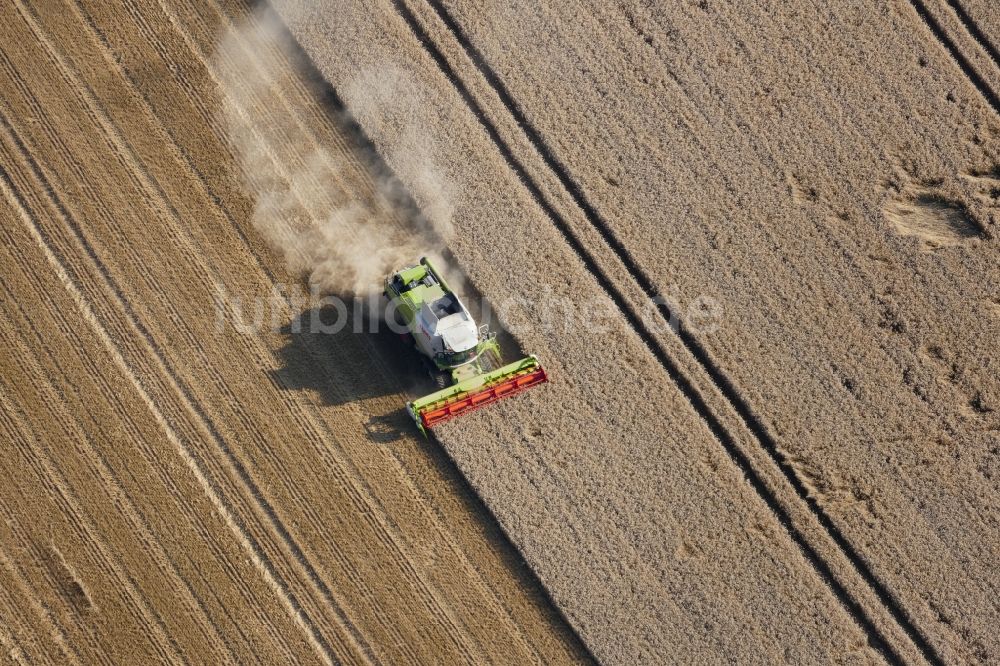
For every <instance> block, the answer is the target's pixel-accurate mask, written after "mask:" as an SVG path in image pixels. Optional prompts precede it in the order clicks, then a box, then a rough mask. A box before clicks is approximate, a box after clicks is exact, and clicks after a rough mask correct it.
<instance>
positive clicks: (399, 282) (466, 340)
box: [385, 257, 548, 435]
mask: <svg viewBox="0 0 1000 666" xmlns="http://www.w3.org/2000/svg"><path fill="white" fill-rule="evenodd" d="M385 295H386V298H388V299H389V301H390V302H391V303H392V304H393V306H394V309H395V311H396V313H397V314H398V316H399V317H400V318H401V319H402V320H403V323H405V325H406V328H407V330H408V331H409V333H410V335H411V336H412V338H413V343H414V346H415V347H416V349H417V350H418V351H419V352H420V353H421V354H423V356H424V357H425V358H426V359H427V361H428V364H429V365H430V366H431V372H432V375H433V376H435V377H437V378H438V380H439V383H441V384H445V385H446V386H445V387H444V388H442V389H441V390H440V391H437V392H435V393H431V394H430V395H427V396H424V397H423V398H420V399H418V400H414V401H413V402H410V403H407V405H406V409H407V411H408V412H409V413H410V416H411V417H412V418H413V420H414V422H415V423H416V424H417V427H418V428H420V430H421V432H423V433H424V434H425V435H426V434H427V430H429V429H430V428H433V427H434V426H436V425H438V424H440V423H444V422H445V421H448V420H450V419H452V418H454V417H456V416H459V415H461V414H464V413H466V412H470V411H472V410H474V409H478V408H479V407H483V406H485V405H488V404H490V403H492V402H496V401H497V400H501V399H503V398H506V397H509V396H512V395H516V394H517V393H520V392H521V391H523V390H525V389H528V388H530V387H532V386H536V385H538V384H542V383H544V382H546V381H548V376H547V375H546V373H545V369H544V368H542V366H541V364H540V363H539V362H538V359H537V358H536V357H534V356H528V357H526V358H523V359H521V360H519V361H515V362H514V363H509V364H507V365H503V362H502V360H501V353H500V345H499V344H498V343H497V340H496V335H495V334H493V333H490V331H489V329H488V327H487V326H481V327H480V326H477V325H476V322H475V320H474V319H473V317H472V315H471V314H470V313H469V310H468V309H467V308H466V307H465V304H464V303H462V301H461V299H460V298H459V297H458V294H456V293H455V292H453V291H452V290H451V289H450V288H449V287H448V285H447V283H446V282H445V281H444V279H443V278H442V277H441V275H440V274H439V273H438V272H437V271H436V270H435V269H434V266H433V265H432V264H431V262H430V260H428V259H427V258H426V257H424V258H422V259H421V260H420V263H419V264H417V265H416V266H410V267H408V268H404V269H402V270H400V271H397V272H395V273H393V274H392V275H390V276H389V277H388V278H387V279H386V281H385Z"/></svg>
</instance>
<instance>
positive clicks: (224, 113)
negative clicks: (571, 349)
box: [213, 8, 454, 296]
mask: <svg viewBox="0 0 1000 666" xmlns="http://www.w3.org/2000/svg"><path fill="white" fill-rule="evenodd" d="M295 57H296V56H295V53H294V50H293V45H292V44H291V43H290V42H289V37H288V36H287V33H286V31H285V28H284V24H283V23H282V22H281V20H280V19H279V18H278V17H277V16H276V15H275V14H274V12H273V11H272V10H270V9H269V8H263V9H259V10H257V11H255V12H254V13H253V14H252V15H251V17H250V18H249V19H248V20H246V21H243V22H241V23H239V24H235V25H233V26H230V27H229V28H228V29H227V30H226V31H225V32H224V33H223V35H222V36H221V38H220V40H219V43H218V45H217V49H216V53H215V57H214V63H213V64H214V69H215V71H216V72H217V77H218V79H219V86H220V89H221V104H220V107H221V110H220V122H221V124H222V126H223V128H224V129H225V132H226V135H227V136H228V138H229V142H230V144H231V146H232V149H233V153H234V156H235V158H236V160H237V162H238V163H239V165H240V167H241V169H242V176H243V180H244V182H245V185H246V187H247V190H248V192H250V193H251V196H252V197H253V201H254V208H253V213H252V220H253V224H254V226H255V227H256V229H257V230H258V231H259V232H260V233H261V234H262V235H263V236H264V238H265V239H266V240H267V242H268V243H269V244H270V245H271V246H272V247H273V248H274V249H275V250H276V251H278V252H279V253H281V255H282V256H283V257H284V260H285V261H286V263H287V266H288V269H289V270H290V271H291V272H292V273H294V274H295V275H297V276H302V277H304V278H307V279H308V281H309V283H310V286H311V288H312V289H313V290H315V291H319V292H322V293H331V294H339V295H354V296H366V295H369V294H372V293H375V292H377V291H379V290H380V289H381V283H382V280H383V279H384V277H385V276H386V275H387V274H389V273H391V272H392V271H393V270H395V269H398V268H401V267H403V266H406V265H411V264H413V263H415V262H416V261H417V260H418V259H419V258H420V257H421V256H430V257H431V258H432V259H436V260H437V261H438V263H439V264H440V265H443V264H444V262H443V261H442V260H441V252H442V250H443V248H444V247H445V244H446V242H447V239H448V237H449V236H450V234H451V229H452V225H451V222H452V215H453V210H454V209H453V207H452V205H451V203H450V202H451V201H452V199H453V197H452V196H451V192H450V188H451V185H450V183H448V182H447V180H446V179H445V178H444V177H443V175H442V172H441V170H439V169H438V168H437V167H436V166H435V165H434V164H433V162H432V161H431V159H430V157H429V155H430V154H431V150H430V149H429V148H430V145H431V142H432V141H433V138H432V137H431V136H430V135H429V134H428V133H427V132H425V131H423V128H421V127H418V126H415V125H414V126H412V127H402V128H400V131H399V132H398V134H397V136H398V137H399V138H398V141H397V142H396V145H394V146H391V147H389V152H391V153H392V154H393V161H392V163H393V164H394V165H396V169H397V170H398V171H400V172H405V173H401V174H400V175H401V176H403V177H404V179H405V180H406V182H408V183H411V184H412V185H411V189H412V190H413V194H414V195H415V196H416V198H417V200H419V201H420V202H421V206H422V210H421V211H420V212H416V211H415V209H414V207H413V205H412V204H409V203H408V202H409V201H410V199H409V197H408V194H407V193H406V192H404V191H403V188H402V186H401V185H400V183H399V181H398V180H397V179H396V178H395V177H394V176H392V175H388V174H378V173H375V171H377V169H372V168H371V164H372V161H371V160H372V156H371V154H370V152H369V150H368V149H367V148H365V147H361V146H360V145H358V146H356V147H355V146H350V145H349V146H348V147H347V149H346V150H345V148H344V146H343V145H340V146H337V145H336V143H331V142H346V143H348V144H350V143H351V142H352V141H353V142H355V143H356V142H357V139H356V138H354V136H352V133H351V132H349V131H347V130H346V129H345V128H346V127H349V126H350V124H351V121H350V118H349V117H347V115H346V114H347V113H349V112H353V113H362V114H364V115H370V114H372V113H379V112H380V110H383V109H387V108H388V109H392V108H393V106H395V107H396V108H397V109H398V108H413V107H416V106H419V105H421V104H423V103H424V102H423V100H422V91H421V89H420V87H419V85H418V84H417V83H416V82H415V81H412V80H410V79H409V78H408V77H407V76H405V75H404V74H403V73H402V72H401V70H399V69H398V68H396V67H394V66H392V65H391V63H390V64H386V66H384V67H380V68H378V69H377V70H375V69H372V70H369V71H366V72H361V73H359V75H358V77H356V79H355V80H354V81H351V82H350V83H349V84H348V86H347V87H349V88H350V95H349V98H350V99H351V100H352V108H351V109H350V110H348V111H347V112H339V111H328V112H327V113H330V114H333V115H332V117H329V116H328V117H325V118H323V117H318V115H317V114H315V113H313V114H312V116H310V110H307V109H299V108H293V105H292V104H291V103H290V102H289V99H293V97H292V96H291V95H287V94H286V91H288V90H291V89H294V88H296V87H298V86H301V85H303V82H302V81H301V80H300V79H298V78H297V77H296V76H295V75H294V74H292V72H293V71H294V68H293V67H289V62H292V63H294V62H295ZM248 70H249V71H248ZM248 74H249V75H248ZM248 82H250V83H248ZM331 146H332V147H331ZM345 155H346V156H347V157H345ZM449 274H450V272H449Z"/></svg>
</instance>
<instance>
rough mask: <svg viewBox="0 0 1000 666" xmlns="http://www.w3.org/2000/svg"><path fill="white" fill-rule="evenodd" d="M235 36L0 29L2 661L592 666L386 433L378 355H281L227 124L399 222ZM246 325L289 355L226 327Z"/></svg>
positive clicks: (271, 61)
mask: <svg viewBox="0 0 1000 666" xmlns="http://www.w3.org/2000/svg"><path fill="white" fill-rule="evenodd" d="M253 20H254V16H253V13H252V12H251V11H250V9H248V8H247V7H244V6H242V5H241V4H240V3H229V4H226V3H222V4H220V3H215V2H207V3H206V2H201V1H200V0H192V1H190V2H186V1H184V0H178V1H177V2H163V3H160V2H157V1H156V0H148V1H147V0H136V1H134V2H126V3H121V4H119V3H105V2H85V3H80V4H77V3H74V2H72V1H67V2H46V3H38V4H36V5H32V4H30V3H27V2H20V1H16V2H11V3H4V5H3V8H2V10H0V26H2V27H0V68H2V77H0V81H2V84H0V218H2V221H0V237H2V242H0V256H2V259H0V267H2V273H0V285H2V291H0V302H2V315H3V316H2V324H0V336H2V352H0V363H2V370H0V440H2V446H0V469H2V472H0V473H2V476H3V478H4V481H3V483H0V512H2V515H3V520H2V521H0V645H2V648H3V649H2V651H0V661H4V662H6V661H9V660H10V661H14V662H16V663H40V662H46V661H47V662H51V663H57V664H63V663H131V664H140V663H157V662H163V661H167V662H186V663H227V662H228V663H253V662H260V663H292V662H307V663H308V662H320V663H331V662H338V663H340V662H361V663H364V662H380V663H401V662H408V661H422V662H434V661H460V660H463V661H475V662H479V661H487V660H489V659H491V658H496V657H497V656H498V655H502V658H503V659H504V660H512V661H518V662H531V661H535V662H574V661H580V660H582V659H586V651H585V649H584V648H583V647H582V646H581V645H580V644H579V642H578V640H577V639H576V638H575V636H574V635H573V633H572V632H571V630H569V629H568V628H567V627H566V625H565V624H564V622H563V621H562V620H561V619H560V617H559V616H558V613H557V612H556V611H555V610H554V609H553V607H552V606H551V603H550V602H549V601H548V600H547V599H546V597H545V593H544V591H543V590H542V589H541V588H540V587H539V586H538V583H537V581H536V580H535V579H534V577H533V575H532V574H531V572H530V571H529V570H527V569H526V568H525V567H524V563H523V561H522V560H521V559H520V557H519V555H518V554H517V552H516V551H515V550H514V549H513V548H512V547H511V546H510V544H509V542H507V541H506V540H505V538H504V537H503V535H502V533H501V532H500V531H499V528H498V527H497V526H496V524H495V523H494V522H490V520H489V517H488V514H487V513H486V510H485V509H484V508H483V507H482V505H481V503H480V502H479V500H478V499H477V498H476V496H475V495H474V494H473V493H472V492H471V490H470V489H469V488H468V486H467V484H466V482H465V481H464V480H463V479H462V477H461V476H460V475H459V474H458V473H457V472H456V471H455V469H454V466H453V464H452V463H451V462H450V461H448V459H447V458H446V457H445V456H444V454H443V453H442V452H441V451H440V450H439V449H437V448H436V447H433V446H430V445H429V444H428V443H427V442H425V441H423V440H422V439H421V438H419V437H418V436H417V435H416V433H415V432H414V431H413V429H412V428H410V427H409V424H408V422H406V421H405V420H404V421H402V422H401V421H400V418H399V413H398V410H399V405H400V404H401V403H402V402H403V401H405V394H404V393H403V392H402V388H403V386H404V385H405V383H406V382H405V381H404V382H401V381H399V380H398V379H397V377H399V376H402V377H406V376H407V374H409V373H412V372H413V368H412V367H410V366H409V365H408V363H409V359H408V358H407V357H405V356H403V357H402V358H400V354H399V353H397V351H396V350H397V346H396V340H394V339H392V338H389V337H386V336H362V335H353V334H351V333H350V332H349V331H350V329H348V332H347V333H345V334H343V335H341V336H339V337H336V338H335V339H329V338H330V336H326V335H320V334H316V335H299V336H290V335H287V334H285V333H283V332H282V331H281V330H280V329H281V328H282V327H284V328H285V329H288V328H289V326H290V325H291V323H292V322H294V321H295V319H296V318H299V317H308V316H310V315H309V313H308V312H302V310H301V307H300V306H298V305H297V304H296V303H295V302H293V301H286V300H283V299H281V298H278V299H275V298H274V296H273V294H274V291H275V289H276V288H277V287H278V286H279V285H284V286H285V291H284V292H280V293H279V295H280V294H282V293H284V294H287V293H291V291H292V289H291V286H293V285H295V284H296V283H297V282H298V281H299V278H298V276H296V275H293V274H289V273H288V272H287V270H286V268H285V266H286V262H285V261H284V259H283V258H282V257H281V256H279V255H277V254H275V253H273V252H272V251H271V250H270V249H269V248H268V246H267V245H266V243H265V236H264V235H263V234H262V233H260V232H259V231H258V228H257V226H255V224H254V211H255V201H254V195H255V193H254V192H253V191H252V190H251V189H249V188H248V187H247V184H246V183H245V182H244V177H243V175H242V174H241V161H242V158H241V157H240V156H239V147H238V146H236V145H235V144H236V140H235V139H234V138H233V136H232V132H231V131H230V129H231V128H229V127H227V126H226V124H225V122H226V118H227V114H226V113H224V112H223V111H222V107H223V106H225V105H229V106H232V105H233V104H236V105H246V106H245V108H238V109H228V111H229V112H245V114H246V116H245V117H252V118H254V119H255V121H256V122H255V123H254V124H253V125H252V126H251V127H250V129H251V130H254V129H256V128H260V127H280V128H282V134H281V135H280V136H279V133H278V132H272V133H270V134H269V135H262V136H260V137H259V139H260V140H259V144H258V145H259V147H260V148H261V153H262V154H261V155H259V156H258V158H259V160H260V163H259V164H258V167H260V168H264V166H263V163H264V162H265V161H268V162H269V164H270V166H269V167H267V168H269V169H270V171H269V174H270V175H271V176H272V177H273V178H275V179H280V177H281V175H282V174H286V173H297V168H298V167H297V165H298V163H299V162H300V161H301V160H302V159H305V158H308V157H309V156H311V155H314V154H315V153H316V148H315V146H316V145H322V146H323V152H324V154H325V155H327V156H328V157H329V158H330V160H331V161H333V160H336V161H337V165H338V166H337V168H336V169H331V170H329V171H328V172H325V173H323V174H322V175H323V177H325V178H326V179H328V181H329V184H328V186H327V187H326V188H323V193H324V196H327V197H330V198H331V200H333V201H336V200H337V199H338V198H343V199H344V200H345V201H348V200H349V201H354V202H360V203H359V204H357V205H364V206H370V207H371V208H372V211H371V215H372V216H373V217H375V216H381V218H380V219H382V218H384V219H386V220H390V219H392V217H393V216H394V215H396V214H397V213H396V212H394V211H385V210H382V211H379V210H376V209H377V208H378V205H380V204H379V201H378V200H377V199H376V198H375V197H373V196H372V195H371V193H372V192H373V188H374V185H373V184H374V182H375V175H374V171H373V169H375V168H376V166H377V165H375V164H373V163H372V157H371V155H370V154H368V153H367V152H366V149H365V147H364V146H363V145H362V144H360V143H359V137H358V136H357V132H356V130H354V131H351V129H350V128H349V127H346V126H344V124H343V122H342V119H341V120H338V117H337V115H336V114H335V113H334V112H333V109H332V107H331V104H332V103H333V101H332V100H331V99H330V98H329V91H328V90H325V89H324V88H323V86H322V85H321V81H319V80H318V79H317V78H316V77H315V76H314V75H313V74H311V73H310V72H308V71H307V69H305V65H306V63H305V62H304V61H302V59H301V54H296V53H294V52H292V51H288V50H280V49H276V48H275V43H274V42H273V41H270V42H269V41H260V40H257V41H248V40H244V41H241V39H243V37H245V36H247V35H250V36H252V35H254V34H256V33H255V32H254V31H253V30H247V31H243V30H240V29H239V26H243V25H250V24H252V22H253ZM223 41H226V42H227V43H228V44H229V48H228V49H227V50H220V49H219V48H218V44H219V43H220V42H223ZM240 49H242V59H241V60H239V61H234V60H233V57H234V54H236V53H238V52H239V50H240ZM262 76H270V77H271V78H270V79H268V81H267V84H266V85H261V82H260V77H262ZM233 91H239V93H240V94H238V95H236V94H233ZM285 186H286V188H287V187H288V184H287V183H285ZM320 205H322V206H326V207H332V206H334V205H335V204H334V203H331V201H324V202H319V203H317V202H316V201H309V202H307V201H303V202H300V204H299V208H298V209H288V210H285V211H282V213H283V214H286V215H289V216H298V218H297V219H300V220H309V219H311V216H313V215H316V214H318V213H316V210H315V209H314V208H309V209H306V206H310V207H318V206H320ZM276 214H277V213H276ZM227 295H228V296H229V297H228V298H227ZM255 298H259V299H267V300H266V302H267V303H270V304H271V309H272V310H273V312H269V313H268V314H269V315H272V314H273V315H274V316H275V318H276V320H277V322H278V324H279V326H278V329H279V330H274V331H272V330H271V329H270V327H264V328H262V329H261V330H259V331H258V332H257V333H256V334H245V333H241V332H238V331H237V330H236V329H235V326H234V325H230V324H231V323H232V322H235V321H244V319H249V317H244V316H243V315H240V314H238V313H235V312H233V311H232V310H233V309H235V308H238V307H239V306H240V304H241V303H243V304H250V303H252V302H253V301H254V299H255ZM219 308H225V309H224V310H221V311H220V309H219ZM220 312H221V314H220ZM244 314H245V313H244ZM220 321H221V322H222V324H223V326H221V327H220V325H219V324H220Z"/></svg>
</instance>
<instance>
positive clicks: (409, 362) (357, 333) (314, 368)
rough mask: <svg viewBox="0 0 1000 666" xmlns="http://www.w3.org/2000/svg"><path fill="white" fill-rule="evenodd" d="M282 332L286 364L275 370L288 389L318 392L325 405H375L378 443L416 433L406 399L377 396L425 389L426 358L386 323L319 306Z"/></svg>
mask: <svg viewBox="0 0 1000 666" xmlns="http://www.w3.org/2000/svg"><path fill="white" fill-rule="evenodd" d="M278 333H279V334H280V335H281V336H283V338H284V340H283V344H282V345H281V347H280V348H278V349H277V351H276V356H277V358H278V360H279V361H280V363H281V366H280V367H279V368H278V369H276V370H272V371H270V375H271V378H272V379H273V380H274V381H275V382H277V384H278V385H279V386H281V387H282V388H283V389H285V390H289V391H310V392H313V393H314V394H315V395H317V396H318V397H319V402H320V404H322V405H346V404H350V403H359V404H360V403H364V405H363V410H364V411H367V412H371V411H372V410H375V412H374V413H372V414H371V416H370V418H369V420H368V422H366V423H365V431H366V434H367V436H368V437H369V439H371V440H372V441H374V442H379V443H386V442H393V441H396V440H398V439H400V438H402V437H404V436H405V435H407V434H410V435H412V434H413V433H414V426H413V422H412V421H411V420H410V418H409V416H408V415H407V414H406V409H405V406H404V401H403V399H402V398H400V400H399V401H398V404H397V403H391V404H393V405H394V407H393V408H392V409H389V410H385V407H384V406H385V404H386V401H385V400H375V398H381V397H385V396H393V395H394V396H400V395H403V394H409V393H411V392H413V393H419V392H420V391H422V390H425V389H426V390H429V388H430V386H431V383H430V380H429V378H425V376H426V373H425V371H424V368H423V365H422V363H421V362H420V359H419V358H418V357H416V356H415V355H414V354H413V352H412V350H410V349H408V348H407V346H406V344H404V342H403V341H402V340H401V339H400V338H399V336H398V335H397V334H395V333H393V332H392V331H390V330H388V327H386V326H385V324H384V322H378V323H373V322H372V321H371V320H370V319H369V318H368V317H367V316H365V315H361V316H358V315H356V314H354V313H345V312H344V310H343V309H338V308H337V307H334V306H333V305H319V306H316V307H312V308H309V309H307V310H305V311H303V312H301V313H300V314H299V315H298V316H296V317H295V318H294V319H292V320H291V321H289V322H288V323H287V324H286V325H285V326H283V327H282V328H281V329H280V330H279V331H278ZM408 389H411V390H408ZM379 410H384V411H379Z"/></svg>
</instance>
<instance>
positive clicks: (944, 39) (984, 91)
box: [907, 0, 1000, 115]
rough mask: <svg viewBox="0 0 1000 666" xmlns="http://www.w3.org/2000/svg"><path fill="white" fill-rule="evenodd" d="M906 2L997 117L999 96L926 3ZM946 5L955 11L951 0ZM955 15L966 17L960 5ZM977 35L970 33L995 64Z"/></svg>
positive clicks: (992, 50) (992, 51) (999, 112)
mask: <svg viewBox="0 0 1000 666" xmlns="http://www.w3.org/2000/svg"><path fill="white" fill-rule="evenodd" d="M907 2H908V3H909V4H910V6H911V7H912V8H913V11H914V12H916V14H917V16H918V17H920V20H921V21H923V23H924V24H925V25H926V26H927V29H928V30H929V31H930V32H931V34H932V35H934V38H935V39H936V40H937V41H938V42H940V43H941V46H942V47H943V48H944V49H945V51H947V52H948V55H949V56H950V57H951V59H952V60H953V61H954V62H955V64H956V65H958V68H959V69H960V70H962V73H963V74H964V75H965V77H966V78H967V79H968V80H969V82H970V83H971V84H972V85H973V86H974V87H975V88H976V90H977V91H978V92H979V94H980V95H982V97H983V99H984V100H985V101H986V103H987V104H988V105H989V106H990V108H992V109H993V111H994V112H995V113H996V114H997V115H1000V95H998V93H997V91H995V90H994V89H993V88H992V87H991V86H990V84H989V83H987V82H986V80H985V79H984V78H983V77H982V76H981V75H980V73H979V71H978V70H977V69H976V67H975V65H973V64H972V62H971V61H970V60H969V58H968V57H967V56H966V54H964V53H963V52H962V50H961V49H960V48H959V47H958V45H957V44H956V43H955V40H954V39H952V38H951V36H949V35H948V31H947V30H945V28H944V27H943V26H942V25H941V22H940V21H938V19H937V18H936V17H935V16H934V14H933V12H931V11H930V9H928V7H927V3H926V2H925V1H924V0H907ZM948 4H949V6H951V7H952V9H955V7H956V4H955V3H954V2H953V1H952V0H949V2H948ZM956 13H958V15H959V18H960V19H962V16H964V15H966V13H965V12H964V11H961V6H960V5H958V9H957V10H956ZM962 22H963V23H966V21H965V19H962ZM970 24H971V25H973V26H974V25H975V23H974V22H973V21H971V20H970V21H969V23H968V24H966V28H968V26H969V25H970ZM977 34H979V35H981V33H980V32H979V30H978V29H976V32H971V31H970V35H971V36H972V37H974V38H975V39H976V41H979V42H980V44H981V45H983V46H984V49H985V50H986V51H987V53H989V55H990V57H991V58H993V60H994V62H996V61H997V58H996V52H995V50H994V49H992V47H991V46H990V44H989V42H988V41H987V42H985V43H984V42H983V41H980V38H979V37H977V36H976V35H977Z"/></svg>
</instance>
